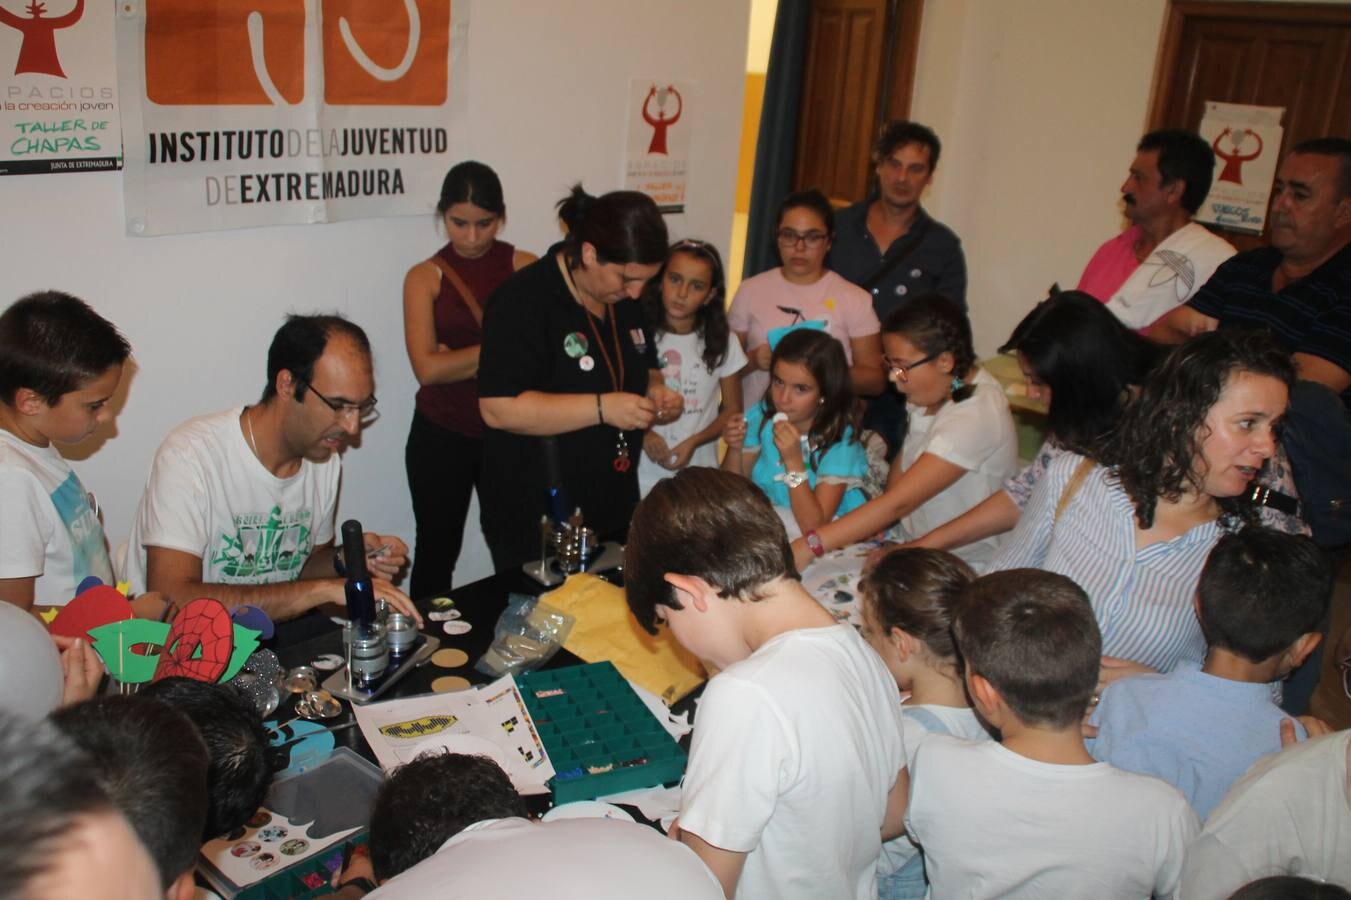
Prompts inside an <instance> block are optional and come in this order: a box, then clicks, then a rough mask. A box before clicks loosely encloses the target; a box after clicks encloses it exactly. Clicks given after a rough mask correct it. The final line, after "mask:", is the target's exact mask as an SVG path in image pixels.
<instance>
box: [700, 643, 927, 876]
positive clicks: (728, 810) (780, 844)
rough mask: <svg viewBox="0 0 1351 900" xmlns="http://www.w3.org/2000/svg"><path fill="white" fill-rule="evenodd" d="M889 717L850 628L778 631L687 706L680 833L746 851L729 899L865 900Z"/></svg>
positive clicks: (872, 664) (896, 723) (892, 724)
mask: <svg viewBox="0 0 1351 900" xmlns="http://www.w3.org/2000/svg"><path fill="white" fill-rule="evenodd" d="M900 719H901V704H900V697H899V695H898V693H897V691H896V682H895V679H893V678H892V676H891V674H890V673H889V672H888V671H887V669H886V667H885V666H884V665H883V664H882V661H881V659H879V658H878V656H877V654H876V653H874V652H873V650H872V648H870V647H869V646H868V645H867V644H865V643H864V642H863V639H862V638H860V637H859V636H858V633H857V632H856V631H855V630H854V629H853V627H852V626H849V625H834V626H827V627H824V628H807V629H798V630H794V631H789V632H787V633H785V634H781V635H779V636H777V637H775V638H773V639H772V640H770V641H768V642H767V643H766V644H764V645H763V646H762V647H760V648H759V649H758V650H756V651H755V653H753V654H752V655H751V656H750V657H749V658H747V659H744V660H742V661H740V662H737V663H735V664H733V665H731V666H728V667H727V668H726V669H724V670H723V671H722V672H720V673H719V674H718V675H716V676H714V677H713V679H712V680H711V681H710V682H709V684H708V688H707V689H706V690H705V692H704V695H703V698H702V699H701V700H700V701H699V708H698V712H697V715H696V719H695V723H694V740H693V745H692V748H691V751H690V761H689V767H688V768H687V770H686V772H685V782H684V789H683V796H682V808H681V811H680V827H681V828H683V829H685V830H687V831H690V832H692V833H693V834H697V835H698V836H699V837H701V838H703V839H704V840H705V841H707V842H708V843H710V844H712V845H714V846H715V847H720V848H722V849H724V850H731V851H735V852H741V853H746V854H747V856H746V861H745V867H744V868H743V869H742V873H741V879H740V881H739V883H738V886H737V893H736V896H737V897H738V898H741V900H749V898H776V900H792V898H804V900H806V898H812V900H815V898H819V897H832V898H851V897H852V898H859V900H869V898H872V897H875V895H876V885H875V882H876V865H877V858H878V855H879V853H880V852H881V831H880V828H881V825H882V820H883V818H884V816H885V813H886V802H887V794H888V793H889V792H890V791H891V789H892V787H893V786H894V785H895V782H896V778H897V775H898V774H899V773H900V770H901V769H902V768H904V767H905V746H904V742H903V738H902V732H901V721H900Z"/></svg>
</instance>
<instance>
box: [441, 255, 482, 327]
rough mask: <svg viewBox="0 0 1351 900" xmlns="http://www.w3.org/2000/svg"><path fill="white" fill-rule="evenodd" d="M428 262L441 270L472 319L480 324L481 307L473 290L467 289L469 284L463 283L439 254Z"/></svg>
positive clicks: (458, 274) (457, 273)
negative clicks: (467, 308)
mask: <svg viewBox="0 0 1351 900" xmlns="http://www.w3.org/2000/svg"><path fill="white" fill-rule="evenodd" d="M428 262H430V263H432V264H433V265H435V266H436V267H437V268H438V269H440V270H441V274H442V275H443V276H445V279H446V281H449V282H450V286H451V287H453V288H455V290H456V291H458V292H459V294H460V298H461V299H462V300H464V305H465V306H467V307H469V312H470V314H471V315H473V317H474V321H475V322H477V323H478V324H480V325H482V324H483V308H482V307H481V306H479V305H478V298H477V297H475V296H474V292H473V291H471V290H469V285H467V284H465V283H464V279H463V278H461V277H460V273H459V272H456V271H455V269H454V268H452V267H451V265H450V263H448V262H446V261H445V260H444V259H442V258H441V257H439V256H433V257H432V258H431V259H429V260H428Z"/></svg>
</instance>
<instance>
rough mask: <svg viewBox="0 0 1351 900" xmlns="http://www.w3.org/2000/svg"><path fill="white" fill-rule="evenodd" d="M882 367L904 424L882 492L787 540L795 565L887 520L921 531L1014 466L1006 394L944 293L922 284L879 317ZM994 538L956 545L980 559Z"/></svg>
mask: <svg viewBox="0 0 1351 900" xmlns="http://www.w3.org/2000/svg"><path fill="white" fill-rule="evenodd" d="M882 346H883V347H884V348H885V349H886V356H885V357H884V360H885V362H886V370H887V374H888V375H889V377H890V378H891V380H892V383H893V384H894V385H895V386H896V390H898V391H900V392H901V393H902V394H904V395H905V400H906V407H907V409H908V411H909V419H910V426H909V428H908V429H907V431H906V435H905V442H904V443H903V444H902V445H901V452H900V453H899V454H898V455H897V457H896V459H895V461H894V462H893V463H892V464H891V472H890V474H889V475H888V476H887V487H886V491H885V492H883V494H882V495H881V496H880V497H878V498H876V499H875V500H871V501H869V502H868V503H865V504H864V505H863V506H860V507H859V508H858V509H856V510H854V511H853V512H851V513H849V514H848V515H845V516H841V517H840V518H839V519H837V520H836V521H834V522H830V523H828V524H826V525H823V526H821V527H820V528H819V529H818V530H815V531H806V532H804V534H803V537H802V538H800V539H798V540H797V541H794V543H793V556H794V558H795V559H796V560H797V562H798V565H805V564H806V563H807V562H810V561H811V558H812V556H813V555H815V556H822V555H824V554H825V552H826V551H827V550H833V549H835V548H838V547H844V546H847V545H849V544H853V543H856V542H858V541H862V540H866V539H867V538H869V537H870V536H872V535H874V534H876V533H878V532H879V531H883V530H885V529H888V528H890V527H891V526H892V525H894V524H896V523H897V522H899V524H900V528H901V530H902V531H903V532H904V534H905V535H906V536H918V535H921V534H925V533H927V532H928V531H930V530H932V529H933V528H935V527H937V526H938V525H941V524H942V523H944V522H946V521H948V520H949V519H953V518H955V517H957V516H959V515H961V514H962V513H964V512H966V511H967V510H969V509H970V508H971V507H973V506H975V505H976V504H978V503H980V502H981V501H982V500H984V499H985V498H986V497H988V496H990V494H991V492H993V491H995V490H997V489H998V488H999V486H1000V485H1001V484H1003V483H1004V480H1005V479H1007V478H1009V477H1010V476H1012V475H1013V473H1014V472H1015V471H1017V468H1018V440H1017V436H1016V435H1015V433H1014V430H1013V417H1012V416H1011V415H1010V414H1009V404H1008V400H1007V399H1006V398H1005V397H1004V391H1003V389H1002V388H1001V387H1000V386H999V382H997V381H995V379H994V377H993V376H991V375H990V374H989V373H988V372H986V371H985V370H984V369H982V368H981V367H980V366H979V365H977V363H976V351H975V349H974V348H973V346H972V342H971V323H970V322H969V321H968V320H967V317H966V313H965V312H963V311H962V308H961V307H960V306H959V305H958V304H957V303H956V302H955V301H953V300H950V299H948V298H947V297H944V296H943V295H942V294H924V295H922V296H919V297H915V298H914V299H912V300H911V301H910V302H909V303H907V304H905V305H904V306H902V307H899V308H898V309H895V310H893V311H892V312H891V313H889V314H888V315H887V318H886V321H885V322H883V323H882ZM993 553H994V541H993V540H986V541H976V542H974V543H971V544H968V545H967V546H965V547H963V548H961V549H960V550H957V551H956V554H957V555H958V556H960V557H961V558H962V559H963V560H965V561H966V563H967V564H968V565H971V566H977V567H978V566H981V565H984V564H985V563H986V562H987V561H988V560H989V559H990V557H991V556H992V555H993Z"/></svg>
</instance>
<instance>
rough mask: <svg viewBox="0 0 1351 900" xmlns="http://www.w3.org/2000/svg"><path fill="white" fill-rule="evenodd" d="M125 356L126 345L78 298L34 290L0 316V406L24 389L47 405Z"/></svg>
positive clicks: (126, 354)
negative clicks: (20, 389) (34, 291)
mask: <svg viewBox="0 0 1351 900" xmlns="http://www.w3.org/2000/svg"><path fill="white" fill-rule="evenodd" d="M130 355H131V345H130V344H128V343H127V339H126V338H124V337H123V336H122V334H121V332H119V331H118V330H117V328H116V326H114V325H113V323H111V322H109V321H108V320H107V319H105V318H103V317H102V316H100V315H99V314H98V313H96V312H94V310H92V309H90V308H89V305H88V304H87V303H85V302H84V301H83V300H81V299H79V298H78V297H72V296H71V295H70V294H66V293H63V292H61V291H38V292H37V293H34V294H29V295H27V296H26V297H22V298H20V299H19V300H16V301H14V303H13V305H11V306H10V308H9V309H7V310H5V312H4V314H3V315H0V402H4V403H6V404H9V405H11V406H12V405H14V395H15V394H16V393H17V392H18V390H19V388H28V389H29V390H31V391H33V392H34V393H36V394H37V395H38V396H39V397H41V398H42V399H43V400H44V401H46V402H47V404H48V405H49V406H55V405H56V404H57V403H60V402H61V397H62V395H63V394H68V393H70V392H71V391H75V390H79V389H80V387H81V386H83V385H84V384H85V383H87V382H89V381H93V380H94V379H95V378H98V377H99V376H100V375H102V374H103V373H104V372H107V371H108V370H109V369H111V368H112V367H113V366H118V365H121V364H122V363H124V362H126V361H127V357H128V356H130Z"/></svg>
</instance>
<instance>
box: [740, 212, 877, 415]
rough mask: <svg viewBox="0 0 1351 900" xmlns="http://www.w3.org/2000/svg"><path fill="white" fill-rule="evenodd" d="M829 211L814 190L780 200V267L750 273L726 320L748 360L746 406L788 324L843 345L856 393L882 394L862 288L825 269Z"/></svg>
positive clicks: (757, 392)
mask: <svg viewBox="0 0 1351 900" xmlns="http://www.w3.org/2000/svg"><path fill="white" fill-rule="evenodd" d="M834 233H835V213H834V211H833V210H832V209H831V208H830V201H829V200H827V199H826V198H825V195H824V194H822V193H821V192H820V191H817V190H811V191H799V192H797V193H794V194H789V195H788V196H787V197H786V198H785V199H784V201H783V203H781V204H780V205H779V216H778V224H777V226H776V227H775V230H774V239H775V242H776V243H777V244H778V248H779V258H780V259H781V260H782V261H783V265H781V266H779V267H778V268H777V269H770V270H769V271H768V272H761V273H760V274H759V275H756V276H754V277H753V278H748V279H746V280H745V281H743V282H742V283H741V287H740V288H738V289H737V292H736V297H735V298H733V300H732V308H731V310H729V311H728V313H727V321H728V324H730V325H731V326H732V331H734V332H735V333H736V336H737V337H738V338H739V339H740V340H741V343H742V345H743V346H744V347H745V348H746V355H747V357H749V359H750V364H749V365H748V366H747V367H746V375H745V377H744V381H743V383H742V394H743V397H744V403H745V408H746V409H750V408H751V406H752V405H753V404H755V403H757V402H759V400H760V398H761V397H762V396H763V395H764V393H765V389H766V388H767V387H768V386H769V360H770V356H771V354H772V352H773V345H774V344H777V343H778V339H779V338H780V337H781V336H782V334H783V333H784V331H783V330H784V329H786V328H788V327H789V326H793V325H804V326H805V327H808V328H816V329H820V330H823V331H826V332H828V333H829V334H831V335H833V336H834V337H835V338H836V339H837V340H839V342H840V343H841V344H843V345H844V355H845V359H846V360H848V362H849V379H850V381H851V382H852V383H853V387H854V393H855V394H859V395H862V396H872V395H875V394H879V393H881V392H882V389H883V388H884V387H885V386H886V379H885V378H884V377H883V373H882V337H881V330H882V329H881V326H880V325H879V324H878V322H877V314H876V313H875V312H873V305H872V298H871V297H870V296H869V295H868V292H867V291H865V290H863V289H862V288H860V287H858V286H857V285H854V284H851V283H850V282H849V281H846V280H845V279H844V278H843V277H841V276H839V275H837V274H836V273H834V272H832V271H830V270H829V269H827V268H826V254H827V253H828V252H830V241H831V238H832V237H833V236H834Z"/></svg>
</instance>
